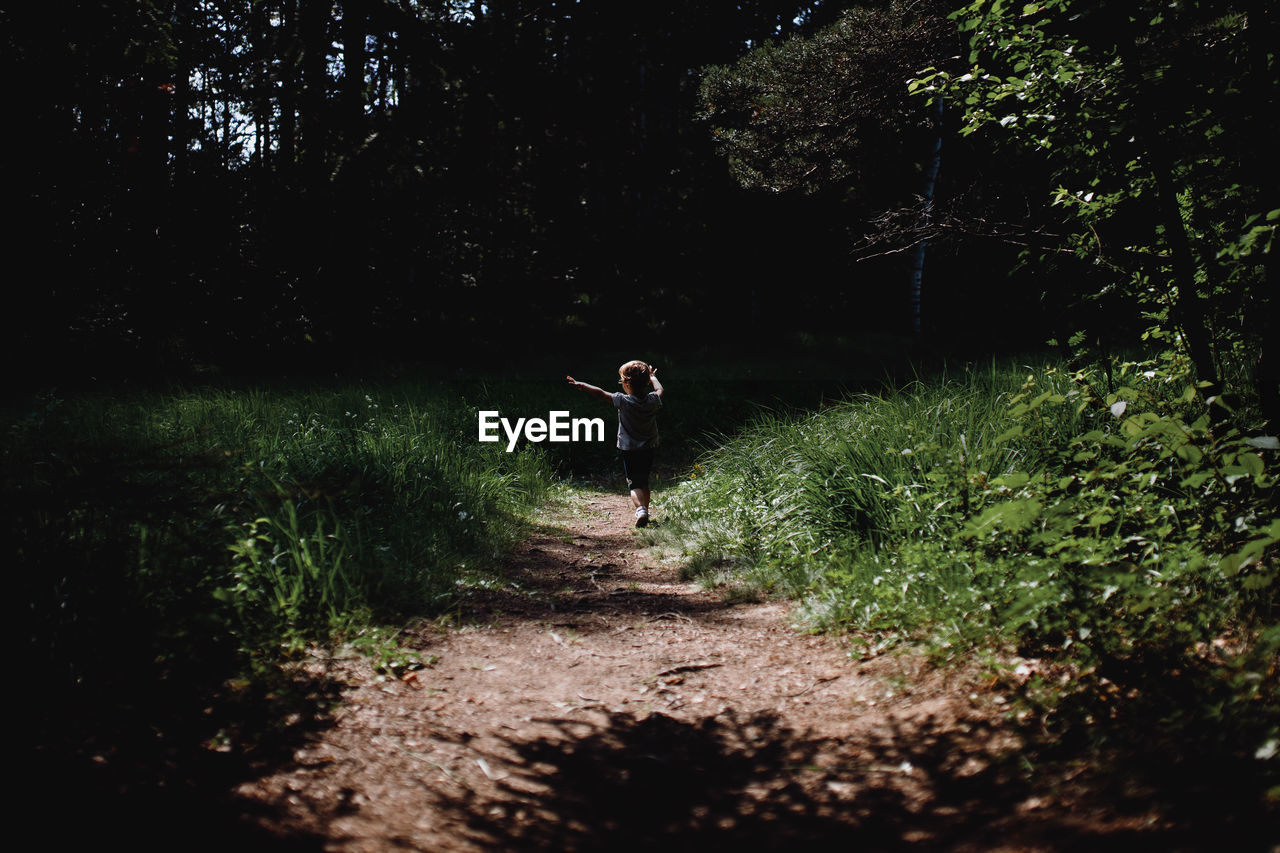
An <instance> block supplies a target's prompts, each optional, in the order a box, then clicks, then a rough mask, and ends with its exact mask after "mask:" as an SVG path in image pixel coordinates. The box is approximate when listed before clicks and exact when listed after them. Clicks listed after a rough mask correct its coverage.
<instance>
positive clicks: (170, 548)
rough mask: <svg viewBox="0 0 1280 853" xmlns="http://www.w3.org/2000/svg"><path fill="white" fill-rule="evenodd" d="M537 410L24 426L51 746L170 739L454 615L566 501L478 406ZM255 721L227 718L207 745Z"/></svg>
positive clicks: (274, 411)
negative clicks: (124, 728) (495, 435)
mask: <svg viewBox="0 0 1280 853" xmlns="http://www.w3.org/2000/svg"><path fill="white" fill-rule="evenodd" d="M520 394H521V392H520V389H518V388H512V387H507V388H503V389H500V390H490V389H483V388H477V389H475V396H474V397H472V398H471V399H468V398H467V396H466V395H465V394H464V393H463V392H461V391H459V390H458V389H453V388H449V387H447V386H436V387H426V386H411V385H401V386H399V387H388V388H382V389H379V390H370V389H366V388H360V387H349V388H336V389H335V388H329V389H320V390H310V391H297V390H264V389H248V390H211V389H202V390H193V391H179V392H173V393H168V394H160V393H138V394H133V395H129V396H127V397H113V398H107V397H95V396H91V395H77V396H69V397H68V398H66V399H60V398H58V397H55V396H51V395H46V396H44V397H42V398H40V399H38V400H36V401H33V402H32V404H30V405H28V406H26V407H24V408H22V409H21V410H19V411H18V412H17V413H16V414H14V415H13V416H12V417H10V418H9V419H8V422H7V424H6V427H5V431H4V436H3V480H2V482H3V491H4V505H5V507H6V519H5V521H6V524H7V525H8V528H9V530H8V532H9V536H8V538H9V541H10V543H12V544H13V546H14V549H15V550H14V554H13V556H12V557H11V561H10V563H9V565H8V569H9V572H10V577H11V579H12V583H14V585H16V586H17V588H18V601H19V602H20V605H21V607H20V610H19V619H20V627H21V631H20V633H19V636H20V637H22V639H23V646H22V652H21V655H22V661H23V667H22V668H23V669H24V671H25V672H26V673H27V674H28V675H29V677H30V679H31V681H32V682H33V683H34V684H36V685H37V686H38V688H39V689H38V695H39V696H40V697H41V704H42V705H43V707H44V711H43V717H44V718H43V719H42V720H37V725H39V726H41V727H43V728H46V729H48V731H46V732H44V733H43V734H41V733H37V734H36V737H37V738H41V737H49V738H55V739H56V738H72V739H74V738H76V737H78V736H80V735H82V734H83V735H84V736H86V737H89V736H93V735H95V734H102V736H104V737H107V738H109V739H111V738H114V739H116V740H121V739H122V738H121V737H120V736H119V734H118V733H117V734H111V733H110V729H111V725H112V723H111V722H110V721H111V719H112V718H113V717H115V718H118V720H120V721H124V722H122V723H121V724H122V725H128V726H132V725H133V724H134V723H133V722H130V721H129V720H130V718H135V717H136V718H140V719H147V720H152V721H153V723H154V726H155V727H156V728H157V730H164V729H165V728H166V727H167V726H169V724H170V722H171V721H172V718H174V717H175V716H183V715H185V714H188V713H189V711H190V709H188V708H181V707H179V706H182V705H184V704H188V705H190V704H191V703H197V707H199V706H204V705H209V706H216V705H217V704H218V702H219V701H220V699H228V700H230V699H233V698H234V696H235V695H237V694H238V695H240V696H241V699H242V701H241V702H240V704H241V705H245V704H249V705H252V704H255V703H260V702H261V700H263V698H264V697H265V696H267V695H268V694H272V693H275V694H279V692H280V690H281V678H280V674H281V669H280V664H281V663H282V662H285V661H287V660H288V659H290V658H291V657H295V656H297V655H299V654H300V653H302V652H303V651H304V650H305V649H306V648H308V647H311V646H316V645H320V646H324V645H330V644H333V643H338V642H349V643H354V644H355V645H356V646H357V647H359V646H361V645H366V646H369V647H370V648H371V650H373V651H378V650H379V649H378V648H376V647H378V646H379V645H381V646H384V647H385V646H386V642H385V637H386V636H387V633H388V632H389V631H393V630H394V627H393V626H396V625H400V624H403V623H404V621H405V620H406V619H408V618H409V617H410V616H413V615H423V614H427V615H429V614H434V613H439V612H440V611H441V610H443V609H444V608H446V607H447V606H448V605H449V604H450V603H451V602H452V601H454V600H455V597H456V594H457V592H458V591H459V590H460V589H462V588H463V587H465V585H466V583H467V582H468V580H469V578H471V577H474V576H477V575H483V574H484V573H485V572H486V571H488V570H490V569H492V568H493V567H494V566H496V564H497V560H498V558H499V557H500V556H501V555H502V553H503V552H504V551H505V549H506V548H507V547H509V545H510V544H511V543H512V542H513V541H514V539H515V538H516V537H518V536H519V534H520V531H521V529H522V528H521V525H520V518H521V516H522V514H523V513H524V512H525V511H526V510H527V509H529V508H531V507H533V506H535V505H538V504H540V503H541V502H542V501H543V500H544V499H545V497H546V496H547V494H548V490H549V489H551V488H553V484H554V483H553V471H552V467H551V465H550V463H549V462H548V459H547V457H546V454H544V453H542V452H540V451H539V450H537V449H536V448H532V447H524V448H521V449H519V450H517V451H516V452H513V453H507V452H505V450H504V448H502V447H499V446H498V445H495V444H481V443H479V442H477V441H476V440H475V433H476V415H475V411H476V409H477V407H478V406H483V405H503V404H505V405H507V406H514V405H526V403H521V402H520V400H521V396H520ZM513 401H514V402H513ZM85 709H93V710H92V712H91V713H85ZM246 711H248V712H250V713H257V711H251V710H249V709H246V708H241V709H240V710H235V709H232V708H223V709H222V710H217V709H216V708H215V709H212V710H208V709H207V710H206V714H207V715H208V716H209V717H210V721H209V727H210V728H211V729H212V730H213V734H214V735H217V729H218V728H220V727H222V728H225V726H226V725H227V724H228V722H229V721H230V722H232V723H234V722H235V721H234V720H233V719H232V718H234V717H236V716H243V715H244V713H245V712H246ZM196 713H197V714H198V713H199V711H198V710H197V712H196ZM166 719H167V720H168V721H166ZM103 728H105V729H106V730H107V732H106V733H105V734H103V733H102V732H101V731H99V730H100V729H103ZM82 730H83V731H82ZM219 736H225V732H224V734H223V735H219Z"/></svg>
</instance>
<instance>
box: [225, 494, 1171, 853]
mask: <svg viewBox="0 0 1280 853" xmlns="http://www.w3.org/2000/svg"><path fill="white" fill-rule="evenodd" d="M627 510H628V507H627V506H626V503H625V498H624V497H621V496H618V495H606V494H595V493H593V494H589V495H587V496H586V497H585V498H583V499H581V502H580V503H579V504H578V505H576V506H575V507H573V508H572V511H571V512H568V513H567V514H566V515H565V516H563V517H555V518H549V519H548V523H547V525H546V526H545V527H543V528H541V529H540V531H539V532H538V533H536V534H535V535H534V536H532V537H531V538H530V539H529V540H528V541H526V542H525V543H524V544H523V546H522V547H521V549H520V550H519V553H518V554H517V555H516V557H515V558H514V559H513V561H512V566H511V581H512V583H511V584H510V585H509V587H508V588H506V589H503V590H494V591H489V592H485V593H483V594H482V595H479V596H476V597H474V598H472V599H471V600H470V602H469V605H468V609H467V610H466V611H464V612H463V613H462V614H461V616H462V618H461V627H456V628H453V629H450V630H441V629H439V628H435V627H432V628H424V629H422V631H421V632H420V633H419V634H417V635H416V636H415V638H414V640H415V643H416V645H417V646H418V647H419V648H420V649H421V650H422V653H423V655H424V656H429V657H431V658H434V659H435V660H436V662H435V663H434V665H433V666H431V667H430V668H427V669H424V670H421V671H419V672H417V673H415V674H414V675H413V676H412V677H410V679H409V680H407V681H406V680H395V679H392V680H386V681H379V680H376V679H375V678H373V675H372V673H371V672H370V671H369V666H368V663H367V661H366V662H364V663H363V664H356V663H352V664H350V666H351V667H352V669H351V670H350V671H349V672H348V673H347V674H346V677H347V678H348V679H350V680H352V681H353V682H354V686H353V687H352V689H351V690H350V692H349V694H348V696H347V701H346V702H345V704H344V705H343V707H342V708H341V710H340V711H339V712H338V714H337V717H336V719H335V721H334V724H333V725H332V726H331V727H330V728H328V729H327V730H324V731H322V732H320V733H318V734H317V736H316V737H315V738H314V739H313V740H312V742H310V743H308V744H307V745H306V746H305V747H303V748H301V749H299V750H298V751H297V752H296V754H295V756H294V761H293V763H292V764H290V765H289V766H287V767H284V768H283V769H281V770H279V771H278V772H276V773H275V774H274V775H271V776H268V777H265V778H262V779H260V780H256V781H254V782H252V783H249V784H245V785H242V786H241V788H240V790H239V794H240V795H241V796H242V797H243V798H244V800H245V801H246V803H248V804H249V805H250V806H252V804H253V803H255V802H256V803H260V804H262V803H270V804H271V805H272V807H273V811H274V812H275V815H274V816H273V817H272V818H270V820H269V824H270V826H271V827H272V828H273V829H274V830H275V831H277V832H279V833H281V834H283V835H289V836H292V837H293V838H294V839H297V838H299V837H300V836H306V837H309V838H311V839H313V840H316V841H317V846H323V847H324V848H325V849H331V850H343V851H380V850H396V849H410V850H430V851H441V850H442V851H454V850H459V851H470V850H486V851H489V850H510V849H529V848H534V849H542V848H547V849H555V850H590V849H609V850H619V849H622V850H626V849H637V850H638V849H655V848H659V847H660V848H667V849H692V848H695V847H698V848H701V847H703V846H705V845H706V844H707V843H710V842H712V841H714V842H715V843H717V844H739V845H746V847H745V849H753V850H754V849H777V848H780V847H783V846H785V845H787V844H790V843H793V842H809V843H817V844H818V846H819V847H820V848H821V849H828V848H837V847H839V848H843V849H873V850H874V849H903V848H911V849H929V850H934V849H950V850H969V849H972V850H1002V849H1003V850H1034V849H1046V850H1049V849H1052V850H1060V849H1097V842H1098V841H1099V840H1100V839H1099V834H1100V833H1101V834H1105V835H1107V836H1108V838H1107V840H1108V841H1112V842H1114V841H1117V840H1119V839H1118V838H1117V837H1116V833H1120V834H1121V835H1124V834H1126V833H1128V832H1130V831H1132V830H1134V829H1136V828H1137V826H1138V823H1139V821H1138V818H1136V817H1135V818H1130V819H1128V820H1119V819H1117V818H1115V817H1114V816H1109V815H1106V814H1101V813H1098V812H1096V811H1089V810H1082V809H1081V808H1080V807H1079V806H1078V805H1073V804H1071V803H1069V802H1067V801H1065V800H1064V799H1060V798H1053V797H1051V796H1048V795H1046V794H1044V793H1038V792H1037V791H1038V790H1039V789H1038V788H1037V789H1035V790H1033V788H1032V787H1031V786H1030V783H1028V782H1027V781H1026V780H1025V779H1024V778H1023V774H1021V773H1020V772H1017V771H1016V769H1015V768H1014V765H1012V764H1011V763H1009V762H1007V761H1004V762H1002V761H1000V760H998V758H997V756H998V755H1000V754H1002V753H1003V754H1006V755H1007V754H1009V753H1010V752H1011V751H1012V750H1013V748H1014V747H1015V745H1016V744H1015V741H1014V739H1013V737H1012V735H1010V734H1009V733H1007V732H1006V731H1005V730H1003V729H1002V727H1001V724H1000V720H1001V719H1002V708H1001V707H1000V705H999V698H998V697H997V696H995V695H994V694H992V693H990V692H988V691H986V690H984V689H983V686H982V685H981V684H980V683H968V681H967V680H966V679H965V678H963V677H962V676H957V675H956V674H955V673H954V672H949V673H942V672H939V671H936V670H931V669H929V668H928V667H927V666H926V665H925V664H924V663H923V662H922V661H921V660H919V659H916V658H909V657H905V656H885V657H881V658H877V659H874V660H869V661H852V660H851V659H850V658H849V656H848V654H847V650H846V647H845V646H844V645H843V644H842V642H841V641H840V640H839V639H837V638H830V637H811V636H807V635H805V634H803V633H800V632H798V631H796V630H795V629H794V628H793V627H792V626H791V625H790V624H789V623H788V621H787V608H786V606H784V605H782V604H779V603H739V604H729V603H726V602H725V601H724V600H723V596H721V595H719V594H718V593H714V592H708V591H705V590H703V589H701V588H699V586H698V585H696V584H691V583H686V582H682V581H680V580H679V579H678V576H677V572H676V570H675V568H673V567H669V566H655V565H654V564H653V563H652V562H650V561H649V560H650V559H651V558H649V557H648V556H647V552H646V551H645V550H644V549H643V548H641V547H639V546H638V544H637V541H636V535H635V531H634V530H633V528H632V526H631V516H630V513H629V512H628V511H627ZM659 517H660V516H659ZM976 677H977V676H976V675H975V678H976ZM250 810H251V809H250ZM264 820H265V819H264ZM1148 832H1149V828H1148ZM1144 840H1147V841H1148V842H1149V841H1150V840H1152V838H1151V836H1150V835H1149V834H1147V835H1144Z"/></svg>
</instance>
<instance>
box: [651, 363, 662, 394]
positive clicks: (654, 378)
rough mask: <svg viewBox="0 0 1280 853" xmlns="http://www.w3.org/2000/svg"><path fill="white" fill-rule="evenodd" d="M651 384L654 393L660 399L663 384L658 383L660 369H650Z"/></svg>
mask: <svg viewBox="0 0 1280 853" xmlns="http://www.w3.org/2000/svg"><path fill="white" fill-rule="evenodd" d="M649 384H650V385H652V386H653V393H655V394H657V395H658V396H659V397H661V396H662V383H661V382H659V381H658V368H656V367H650V368H649Z"/></svg>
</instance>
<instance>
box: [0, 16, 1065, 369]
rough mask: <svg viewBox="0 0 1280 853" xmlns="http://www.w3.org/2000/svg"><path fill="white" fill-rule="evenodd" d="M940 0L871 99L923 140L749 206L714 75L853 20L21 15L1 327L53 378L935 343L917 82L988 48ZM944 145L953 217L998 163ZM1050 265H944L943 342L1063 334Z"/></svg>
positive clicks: (976, 257)
mask: <svg viewBox="0 0 1280 853" xmlns="http://www.w3.org/2000/svg"><path fill="white" fill-rule="evenodd" d="M872 5H873V6H875V5H876V4H872ZM881 5H884V4H881ZM911 5H913V6H914V7H916V8H915V11H914V12H913V14H915V15H917V16H919V15H923V14H928V15H931V16H932V18H931V20H933V21H934V24H933V26H932V29H931V30H930V33H929V36H928V38H927V39H926V40H924V41H921V40H920V39H919V38H917V35H918V34H908V35H907V36H905V37H904V38H905V39H906V40H905V41H903V42H902V43H901V44H899V45H898V46H896V47H895V46H893V45H891V46H890V49H889V50H888V52H886V53H885V54H884V56H883V57H882V60H883V61H882V65H885V67H882V68H880V69H878V71H877V73H879V75H880V77H882V78H884V80H887V81H888V82H887V83H885V82H884V81H880V80H875V79H872V80H871V84H872V85H873V86H885V85H889V86H891V87H892V89H893V91H892V92H890V94H889V95H887V96H885V95H884V94H883V93H881V96H880V100H881V101H882V102H884V103H886V104H889V106H890V107H892V109H893V110H898V111H900V112H901V111H906V112H907V113H909V114H910V116H911V120H910V121H906V122H903V121H897V122H895V121H894V120H893V119H892V116H891V115H889V114H888V112H886V113H885V115H884V116H883V118H882V120H880V121H878V122H876V123H874V124H865V123H864V127H862V128H860V129H859V130H858V134H859V137H860V139H862V140H863V143H864V144H863V148H862V149H861V150H860V152H859V153H860V155H861V156H862V157H863V158H864V159H863V161H862V162H860V163H859V164H857V168H856V170H854V171H855V172H856V174H854V173H850V172H846V173H844V174H841V175H836V176H834V177H832V178H831V179H829V180H823V181H816V182H810V183H809V184H808V185H805V186H799V185H798V184H797V185H787V186H783V185H780V184H778V183H776V182H775V183H774V184H773V185H756V186H750V182H749V181H741V180H739V179H737V178H741V176H740V175H738V176H735V175H734V174H733V173H732V172H731V169H730V168H729V166H728V165H727V164H726V159H725V157H724V156H722V152H718V151H717V150H716V141H717V140H716V134H715V132H713V127H712V125H713V124H714V122H712V121H710V120H709V117H708V114H707V113H708V110H707V106H706V104H704V103H702V102H700V99H699V87H700V85H701V84H702V81H703V78H704V69H707V68H708V67H711V66H717V65H719V66H728V65H732V63H734V62H736V61H737V60H738V59H739V58H740V57H742V56H743V55H744V54H747V53H748V52H749V51H750V50H752V49H753V48H754V49H760V48H761V47H763V46H767V45H769V44H775V43H783V42H784V41H785V40H787V39H789V38H790V37H791V36H794V35H806V34H812V33H815V32H820V31H821V30H822V29H823V28H824V27H827V26H829V25H831V24H832V23H833V22H835V21H837V20H838V19H840V17H841V15H842V14H844V13H845V12H846V11H847V8H846V7H847V4H843V3H836V2H822V0H818V2H776V0H762V2H750V3H744V2H704V3H695V4H688V3H677V2H670V1H669V0H656V2H648V3H644V4H640V5H628V6H626V7H625V8H624V7H622V6H619V5H618V4H615V3H606V2H590V0H583V2H563V0H559V1H557V0H547V1H546V2H534V0H514V2H507V0H501V2H492V3H479V2H474V3H472V2H409V0H402V1H401V2H394V1H393V0H343V2H333V3H330V2H325V3H319V2H301V1H300V0H252V2H251V1H250V0H240V1H239V2H235V1H234V0H227V2H202V3H171V2H152V0H143V2H131V3H108V2H87V3H86V2H81V3H38V4H22V5H20V6H18V7H15V8H14V9H11V10H7V11H5V12H3V13H0V15H2V18H0V20H2V23H3V29H4V32H5V36H4V41H5V45H4V58H3V62H4V64H5V65H6V69H5V70H6V76H7V77H8V79H9V80H10V81H11V83H12V85H11V87H10V88H11V92H12V96H13V100H12V101H11V110H12V112H11V120H10V131H9V134H7V135H8V137H9V138H8V145H9V146H12V149H11V152H10V157H9V162H10V177H9V180H8V181H7V185H8V186H7V192H6V195H7V196H8V198H9V202H10V205H9V206H10V210H11V212H12V213H13V214H14V215H15V216H14V220H15V221H14V222H13V223H12V224H11V225H10V226H9V228H8V233H7V240H8V241H9V242H10V246H11V249H10V256H11V263H12V270H13V274H14V279H13V284H14V285H15V287H14V291H15V298H17V299H21V300H22V301H23V302H25V305H24V306H23V307H22V309H21V310H9V311H6V312H4V314H5V324H4V325H5V328H4V330H3V337H4V339H5V341H6V344H7V346H8V347H9V348H10V351H11V357H12V358H17V359H19V360H20V361H21V363H22V364H23V370H22V373H23V376H24V377H25V379H26V380H27V381H29V382H31V383H32V384H39V383H41V382H44V381H61V382H77V381H87V380H88V379H89V378H90V377H95V378H107V377H110V376H137V375H144V376H176V377H183V376H190V375H192V374H199V373H208V372H216V373H222V374H231V375H235V374H265V373H275V372H307V373H314V372H331V371H343V370H347V369H350V368H353V367H355V366H359V365H368V364H371V363H373V364H387V363H393V364H394V363H409V364H438V365H445V366H449V367H454V366H458V365H462V364H469V363H472V361H473V360H474V359H479V358H485V357H486V356H488V357H490V358H496V359H502V358H507V357H509V356H510V355H514V354H528V353H531V352H540V351H547V350H549V349H550V350H555V351H565V350H568V349H571V348H577V347H591V348H598V347H601V346H609V347H611V348H622V349H627V348H629V347H630V348H637V347H638V348H642V349H646V350H647V351H653V350H655V349H656V350H658V351H669V350H671V349H673V348H684V349H688V348H691V347H703V346H724V345H729V346H733V345H737V346H741V347H742V348H744V349H748V350H752V349H758V348H760V347H766V348H767V347H770V346H775V345H784V346H790V345H794V344H795V343H796V333H802V334H803V335H805V336H816V337H828V338H830V337H846V338H847V337H854V338H863V339H865V340H866V341H867V342H866V343H865V346H866V347H867V348H877V347H882V346H886V345H887V344H886V343H885V340H886V337H887V338H888V339H892V338H893V337H894V336H900V337H901V338H902V339H907V338H909V336H910V334H911V330H912V312H911V306H910V295H909V277H910V265H911V257H910V254H909V253H907V252H902V251H890V252H887V253H886V252H884V251H883V248H884V247H883V246H879V245H873V244H872V243H869V242H868V241H867V240H865V239H864V238H865V237H866V235H867V233H868V232H869V231H872V230H874V226H873V225H870V224H868V223H869V222H870V221H871V219H873V218H874V216H875V215H877V214H879V213H881V212H883V211H885V210H889V209H894V208H899V207H904V206H908V205H910V204H911V202H912V200H913V199H916V198H918V197H919V195H920V194H921V193H922V191H923V190H922V187H923V184H924V177H923V173H924V170H925V168H926V161H927V160H928V151H929V149H930V147H931V146H932V144H933V140H934V139H935V137H936V136H937V127H936V126H935V125H936V122H935V121H934V120H933V119H932V117H931V113H930V110H929V108H928V106H927V104H925V103H924V101H923V100H921V101H920V102H919V103H918V104H915V103H910V102H908V99H907V94H906V89H905V81H906V79H907V77H908V76H910V75H911V73H913V72H914V71H915V70H918V67H923V66H925V65H936V64H939V63H941V62H945V61H948V60H949V59H953V58H955V57H958V55H959V53H960V44H961V42H960V37H959V34H958V33H957V32H956V31H955V26H954V24H949V23H947V22H945V21H944V19H943V18H942V15H943V14H944V13H945V12H946V11H947V8H946V4H931V3H916V4H911ZM908 46H913V47H912V49H907V47H908ZM886 63H887V65H886ZM821 76H826V75H825V74H823V75H821ZM837 82H838V83H839V84H840V85H841V86H846V85H856V83H857V81H849V80H839V81H837ZM890 102H892V103H890ZM742 106H744V108H745V107H749V105H745V104H744V105H742ZM877 140H878V141H877ZM846 141H847V140H846ZM873 143H874V144H873ZM946 155H947V157H948V159H946V160H944V165H943V168H942V172H941V175H942V179H941V181H940V182H939V185H938V195H939V199H940V201H941V200H945V199H946V198H947V197H948V195H952V196H958V195H960V194H962V193H963V192H966V191H968V190H969V188H971V187H972V186H973V185H975V183H976V182H978V181H980V180H982V177H981V175H980V172H981V171H982V169H983V168H988V169H990V168H992V166H993V164H992V163H986V164H980V163H978V164H975V162H972V156H971V152H970V151H967V150H966V149H964V148H961V147H956V148H954V149H949V150H948V151H947V152H946ZM744 183H746V184H748V186H746V187H745V188H744ZM794 183H795V182H793V184H794ZM1016 183H1017V182H1016V181H1014V182H1012V184H1011V185H1014V186H1016ZM851 188H852V189H851ZM789 190H795V191H789ZM1036 191H1037V192H1038V191H1039V190H1038V188H1037V190H1036ZM1021 248H1022V247H1020V246H1017V245H1015V244H1013V243H1008V242H991V241H987V242H986V243H985V244H981V243H980V244H972V243H966V242H963V241H955V240H952V241H949V242H948V241H941V242H939V243H938V244H937V247H936V248H935V249H933V250H932V251H933V252H934V254H932V255H931V256H930V261H929V265H928V272H927V286H926V290H927V297H926V299H925V308H924V311H923V314H922V316H923V327H922V328H923V332H922V338H923V340H925V341H927V342H928V343H929V344H930V345H931V346H936V347H939V348H946V347H948V346H950V345H953V344H965V345H967V346H971V347H974V346H976V348H978V349H980V350H981V349H990V348H1003V349H1014V348H1018V347H1026V346H1037V345H1039V344H1041V343H1042V342H1043V341H1044V339H1045V338H1046V337H1048V335H1049V334H1050V333H1051V332H1053V331H1054V330H1053V329H1050V328H1049V327H1048V326H1047V325H1046V322H1045V319H1044V317H1045V316H1053V317H1057V318H1058V319H1061V317H1060V315H1059V314H1058V313H1057V312H1056V310H1053V309H1054V306H1050V307H1051V310H1050V311H1049V312H1044V311H1043V305H1042V288H1039V287H1036V286H1029V285H1028V284H1027V283H1026V282H1022V283H1019V282H1017V281H1016V280H1011V279H1010V277H1009V275H1008V274H1007V272H1006V271H1007V270H1008V269H1010V268H1011V267H1013V266H1014V265H1015V262H1016V260H1017V252H1018V251H1020V250H1021ZM806 339H808V338H806ZM637 351H639V350H637Z"/></svg>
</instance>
